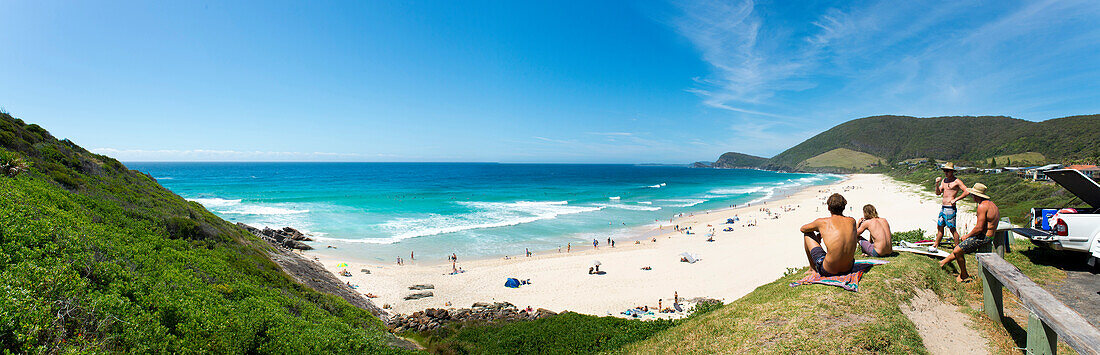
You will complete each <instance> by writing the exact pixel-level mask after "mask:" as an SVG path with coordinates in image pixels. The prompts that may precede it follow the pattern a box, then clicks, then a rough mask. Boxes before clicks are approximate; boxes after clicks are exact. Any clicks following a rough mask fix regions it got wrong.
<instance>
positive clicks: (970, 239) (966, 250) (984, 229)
mask: <svg viewBox="0 0 1100 355" xmlns="http://www.w3.org/2000/svg"><path fill="white" fill-rule="evenodd" d="M985 189H986V187H985V184H982V183H977V184H974V187H973V188H970V189H967V191H968V192H970V196H973V197H974V202H975V203H977V204H978V221H977V222H975V224H974V229H973V230H971V231H970V233H967V234H966V236H963V239H962V240H961V241H959V244H958V245H957V246H955V250H954V251H952V252H951V255H948V256H947V257H946V258H944V259H943V260H942V261H940V267H943V266H944V265H947V264H948V263H950V262H951V261H953V260H954V261H958V262H959V277H958V278H956V279H955V280H956V281H959V282H963V281H966V279H968V278H970V274H968V273H967V272H966V258H964V257H963V256H964V255H966V254H970V253H973V252H975V251H977V250H978V248H980V247H981V246H983V245H986V244H989V242H991V241H993V234H994V233H996V232H997V224H998V223H1000V221H1001V210H1000V209H999V208H997V205H996V204H994V203H993V201H990V200H989V196H988V195H986V194H985Z"/></svg>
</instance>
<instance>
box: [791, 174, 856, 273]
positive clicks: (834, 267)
mask: <svg viewBox="0 0 1100 355" xmlns="http://www.w3.org/2000/svg"><path fill="white" fill-rule="evenodd" d="M847 204H848V201H845V200H844V196H841V195H840V194H833V195H832V196H829V199H828V200H827V201H826V205H828V207H829V213H830V214H831V215H830V216H829V217H825V218H818V219H816V220H814V221H813V222H810V223H809V224H807V225H804V226H802V228H801V229H800V230H801V231H802V234H803V236H804V237H803V238H802V239H803V243H804V246H805V248H806V258H807V259H809V261H810V268H813V269H814V271H817V273H819V274H821V276H832V275H840V274H844V273H847V272H850V271H852V265H853V264H855V254H856V220H855V219H853V218H852V217H845V216H844V206H845V205H847ZM823 243H824V245H825V248H826V249H828V250H829V252H828V253H826V252H825V250H824V249H822V244H823Z"/></svg>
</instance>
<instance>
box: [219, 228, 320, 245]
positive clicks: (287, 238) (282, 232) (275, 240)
mask: <svg viewBox="0 0 1100 355" xmlns="http://www.w3.org/2000/svg"><path fill="white" fill-rule="evenodd" d="M237 225H238V226H240V227H241V228H244V229H247V230H248V231H249V232H252V234H255V235H256V236H257V237H260V238H261V239H263V240H266V241H267V242H268V243H271V244H272V245H275V246H277V247H284V248H288V249H297V250H312V249H313V247H311V246H309V244H306V243H303V242H309V241H313V239H311V238H310V237H308V236H306V235H305V234H302V232H299V231H298V230H297V229H294V228H290V227H285V228H283V229H271V228H264V229H263V230H260V229H259V228H256V227H253V226H250V225H247V224H244V223H240V222H238V223H237Z"/></svg>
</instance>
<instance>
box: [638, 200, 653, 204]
mask: <svg viewBox="0 0 1100 355" xmlns="http://www.w3.org/2000/svg"><path fill="white" fill-rule="evenodd" d="M638 203H640V204H643V205H652V204H653V202H650V201H638Z"/></svg>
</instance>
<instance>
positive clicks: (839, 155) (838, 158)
mask: <svg viewBox="0 0 1100 355" xmlns="http://www.w3.org/2000/svg"><path fill="white" fill-rule="evenodd" d="M880 161H884V160H883V159H882V158H879V157H876V156H874V155H870V154H867V153H864V152H857V151H854V150H851V149H847V148H837V149H833V150H830V151H828V152H825V153H821V154H818V155H816V156H814V157H812V158H810V159H806V160H805V161H803V162H801V163H799V164H798V166H797V167H796V168H798V169H801V170H811V169H814V168H842V169H851V170H862V169H866V168H869V167H871V165H872V164H877V163H878V162H880Z"/></svg>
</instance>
